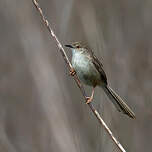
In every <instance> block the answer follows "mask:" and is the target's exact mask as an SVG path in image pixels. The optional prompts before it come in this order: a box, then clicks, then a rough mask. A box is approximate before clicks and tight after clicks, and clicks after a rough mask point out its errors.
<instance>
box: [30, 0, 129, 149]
mask: <svg viewBox="0 0 152 152" xmlns="http://www.w3.org/2000/svg"><path fill="white" fill-rule="evenodd" d="M32 1H33V4H34V5H35V7H36V9H37V10H38V12H39V14H40V16H41V18H42V20H43V22H44V24H45V26H46V28H47V29H48V31H49V33H50V34H51V36H52V37H53V38H54V40H55V42H56V44H57V46H58V48H59V51H60V53H61V54H62V56H63V59H64V61H65V63H66V64H67V66H68V68H69V70H70V69H72V68H73V67H72V64H71V63H70V61H69V59H68V57H67V55H66V53H65V51H64V48H63V46H62V44H61V43H60V41H59V39H58V38H57V36H56V35H55V33H54V31H53V30H52V28H51V26H50V23H49V22H48V20H47V19H46V17H45V16H44V14H43V12H42V9H41V7H40V5H39V3H38V1H37V0H32ZM73 79H74V80H75V82H76V84H77V86H78V87H79V89H80V91H81V93H82V95H83V97H84V98H85V101H87V96H86V93H85V90H84V87H83V85H82V84H81V82H80V80H79V78H78V76H77V75H76V74H75V75H74V76H73ZM88 106H89V107H90V109H91V111H92V112H93V114H94V115H95V116H96V118H97V120H98V121H99V123H100V124H101V125H102V126H103V128H104V129H105V130H106V131H107V133H108V134H109V135H110V137H111V139H112V140H113V141H114V143H115V144H116V146H117V147H118V148H119V150H120V151H121V152H126V150H125V149H124V148H123V146H122V145H121V144H120V143H119V141H118V140H117V139H116V138H115V137H114V135H113V133H112V132H111V130H110V129H109V128H108V126H107V125H106V123H105V122H104V121H103V119H102V118H101V116H100V114H99V112H98V111H97V110H96V109H95V108H94V106H93V105H92V104H91V103H89V104H88Z"/></svg>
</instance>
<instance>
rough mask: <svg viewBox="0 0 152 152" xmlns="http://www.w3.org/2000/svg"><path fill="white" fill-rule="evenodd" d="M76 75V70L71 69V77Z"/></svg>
mask: <svg viewBox="0 0 152 152" xmlns="http://www.w3.org/2000/svg"><path fill="white" fill-rule="evenodd" d="M75 74H76V72H75V70H74V68H71V69H70V75H71V76H74V75H75Z"/></svg>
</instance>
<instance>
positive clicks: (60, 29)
mask: <svg viewBox="0 0 152 152" xmlns="http://www.w3.org/2000/svg"><path fill="white" fill-rule="evenodd" d="M40 4H41V6H42V8H43V10H44V12H45V14H46V15H47V17H48V20H49V21H50V22H51V24H52V26H53V29H54V30H55V32H56V34H57V36H58V37H59V39H60V41H61V42H62V43H63V44H67V43H69V42H73V41H83V42H84V43H86V44H88V45H89V46H90V47H91V48H92V49H93V50H94V51H95V54H96V55H97V56H98V57H99V58H100V59H101V60H102V62H103V64H104V67H105V71H106V73H107V76H108V79H109V82H110V84H111V86H112V88H113V89H114V90H116V92H117V93H119V94H120V96H121V97H122V98H124V99H125V100H126V102H127V104H128V105H130V107H132V109H133V110H134V112H135V113H136V117H137V118H136V120H131V119H129V118H128V117H126V116H125V115H123V114H120V113H118V112H117V111H116V110H115V108H114V107H113V105H112V104H111V103H110V102H109V101H108V98H107V97H106V96H105V95H104V93H103V91H101V90H100V89H99V88H98V89H96V95H95V100H94V101H95V102H94V105H95V106H96V107H97V108H98V110H99V111H100V113H101V115H102V117H103V118H104V120H105V122H106V123H107V124H108V125H109V127H110V128H111V129H112V131H113V133H114V134H115V135H116V137H117V138H118V139H119V141H120V142H121V143H122V145H123V146H124V147H125V148H126V150H127V151H138V152H143V151H144V152H146V151H150V150H151V149H152V145H151V140H150V139H151V138H152V133H151V130H152V123H151V118H152V110H151V109H152V102H151V100H152V94H151V91H152V81H151V76H152V60H151V57H152V51H151V49H152V43H151V39H152V1H151V0H145V1H141V0H136V1H121V0H117V1H112V0H108V1H107V0H100V1H99V0H94V1H91V0H84V1H80V0H62V1H61V0H45V1H40ZM0 20H1V24H0V42H1V43H0V73H1V74H0V84H1V85H0V121H1V123H0V134H1V138H0V151H3V152H24V151H26V152H27V151H29V152H42V151H45V152H50V151H51V152H61V151H62V152H64V151H65V152H67V151H72V152H84V151H87V152H92V151H94V152H99V151H102V152H104V151H105V152H107V151H118V150H117V147H116V146H115V145H114V144H113V142H112V141H111V139H110V138H109V136H107V134H106V133H105V131H104V130H103V129H102V128H101V127H100V125H99V124H98V122H97V120H96V119H94V116H93V114H92V113H91V112H90V110H89V108H88V107H87V106H86V105H85V104H84V103H83V98H82V96H81V93H80V91H79V89H78V88H77V87H76V85H75V83H74V81H73V80H72V78H71V77H69V76H68V75H69V73H68V71H67V68H66V66H65V64H64V60H63V59H62V56H61V55H60V53H59V52H58V51H57V47H56V45H55V43H54V40H53V39H52V38H51V39H50V35H49V34H48V32H47V30H46V28H45V27H44V25H43V24H42V21H41V20H40V17H39V15H38V13H37V11H36V9H35V7H34V6H33V4H32V1H18V0H13V1H11V0H1V1H0ZM67 53H68V55H69V56H71V54H70V51H68V50H67ZM87 90H88V94H89V93H90V89H89V88H87Z"/></svg>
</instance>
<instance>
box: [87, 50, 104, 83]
mask: <svg viewBox="0 0 152 152" xmlns="http://www.w3.org/2000/svg"><path fill="white" fill-rule="evenodd" d="M87 49H88V48H87ZM88 51H89V54H90V55H91V57H92V62H93V64H94V66H95V67H96V69H97V71H98V72H99V73H100V76H101V79H102V80H103V82H104V83H105V84H107V76H106V73H105V72H104V70H103V64H102V63H101V62H100V61H99V60H98V58H97V57H96V56H95V55H94V53H93V52H92V50H91V49H88Z"/></svg>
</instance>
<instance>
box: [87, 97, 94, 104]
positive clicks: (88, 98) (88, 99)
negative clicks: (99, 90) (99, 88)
mask: <svg viewBox="0 0 152 152" xmlns="http://www.w3.org/2000/svg"><path fill="white" fill-rule="evenodd" d="M92 100H93V97H92V96H91V97H86V104H89V103H91V102H92Z"/></svg>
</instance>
